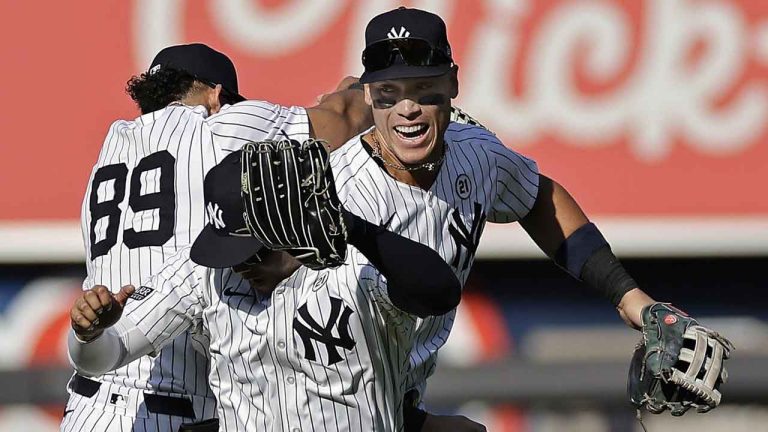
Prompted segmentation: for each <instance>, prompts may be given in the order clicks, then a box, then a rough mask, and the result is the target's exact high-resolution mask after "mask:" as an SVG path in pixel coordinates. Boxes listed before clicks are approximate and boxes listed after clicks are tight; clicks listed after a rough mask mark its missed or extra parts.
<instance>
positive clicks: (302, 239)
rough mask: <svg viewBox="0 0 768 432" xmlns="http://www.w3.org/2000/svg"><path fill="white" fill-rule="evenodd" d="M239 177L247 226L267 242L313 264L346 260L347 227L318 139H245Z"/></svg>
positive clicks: (331, 264) (319, 266)
mask: <svg viewBox="0 0 768 432" xmlns="http://www.w3.org/2000/svg"><path fill="white" fill-rule="evenodd" d="M241 182H242V188H243V204H244V206H245V216H246V223H247V225H248V229H249V230H250V232H251V234H252V235H253V236H254V237H256V238H257V239H259V240H260V241H261V242H262V243H264V245H265V246H266V247H267V248H270V249H275V250H284V251H286V252H288V253H290V254H291V255H293V256H294V257H296V258H297V259H298V260H299V261H301V263H302V264H304V265H305V266H307V267H310V268H313V269H322V268H327V267H335V266H339V265H341V264H342V263H343V262H344V259H345V258H346V253H347V242H346V237H347V230H346V227H345V225H344V220H343V218H342V213H341V204H340V202H339V198H338V196H337V195H336V187H335V185H334V183H333V173H332V172H331V169H330V165H329V164H328V151H327V150H326V148H325V147H324V143H323V142H322V141H318V140H314V139H309V140H307V141H304V142H303V143H299V142H298V141H295V140H280V141H261V142H254V143H248V144H246V145H245V147H244V148H243V156H242V178H241Z"/></svg>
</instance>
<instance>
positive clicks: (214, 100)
mask: <svg viewBox="0 0 768 432" xmlns="http://www.w3.org/2000/svg"><path fill="white" fill-rule="evenodd" d="M222 88H223V87H222V86H221V84H216V87H214V88H212V89H210V90H208V92H207V99H208V100H207V101H206V102H207V106H208V112H209V113H210V114H216V113H217V112H219V110H221V99H219V98H220V97H221V90H222Z"/></svg>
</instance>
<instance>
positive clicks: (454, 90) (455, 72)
mask: <svg viewBox="0 0 768 432" xmlns="http://www.w3.org/2000/svg"><path fill="white" fill-rule="evenodd" d="M449 73H450V74H451V76H450V80H451V83H450V86H451V88H450V95H451V99H456V97H457V96H458V95H459V65H453V67H452V68H451V71H450V72H449Z"/></svg>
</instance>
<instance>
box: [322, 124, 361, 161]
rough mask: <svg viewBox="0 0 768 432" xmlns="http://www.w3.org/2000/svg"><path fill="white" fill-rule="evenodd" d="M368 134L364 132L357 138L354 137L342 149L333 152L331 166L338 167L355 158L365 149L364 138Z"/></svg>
mask: <svg viewBox="0 0 768 432" xmlns="http://www.w3.org/2000/svg"><path fill="white" fill-rule="evenodd" d="M366 133H367V131H366V132H363V133H361V134H359V135H357V136H354V137H352V138H351V139H350V140H349V141H347V142H346V143H344V144H343V145H342V146H341V147H339V148H337V149H335V150H334V151H332V152H331V156H330V161H331V165H332V166H333V165H336V164H338V163H339V162H341V161H346V160H349V159H350V158H351V157H354V156H355V155H356V154H357V153H359V152H360V151H361V150H363V151H364V149H363V143H362V137H363V135H365V134H366Z"/></svg>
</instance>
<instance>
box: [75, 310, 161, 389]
mask: <svg viewBox="0 0 768 432" xmlns="http://www.w3.org/2000/svg"><path fill="white" fill-rule="evenodd" d="M67 348H68V354H69V362H70V364H71V365H72V367H74V368H75V370H76V371H77V372H78V373H79V374H81V375H84V376H98V375H103V374H104V373H106V372H109V371H112V370H115V369H117V368H119V367H121V366H124V365H126V364H128V363H130V362H132V361H134V360H136V359H137V358H139V357H142V356H144V355H147V354H149V353H151V352H152V351H153V347H152V345H151V344H150V342H149V340H148V339H147V338H146V337H145V336H144V335H143V334H142V333H141V332H140V331H139V330H138V329H137V328H136V327H135V326H132V325H130V322H129V321H125V320H124V321H121V322H118V323H117V324H116V325H114V326H113V327H109V328H107V329H106V330H104V332H103V333H101V335H99V336H98V337H96V338H94V339H92V340H90V341H88V342H83V341H81V340H80V339H78V338H77V337H76V335H75V332H74V331H70V332H69V337H68V340H67Z"/></svg>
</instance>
